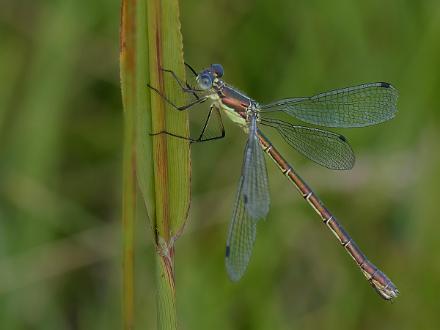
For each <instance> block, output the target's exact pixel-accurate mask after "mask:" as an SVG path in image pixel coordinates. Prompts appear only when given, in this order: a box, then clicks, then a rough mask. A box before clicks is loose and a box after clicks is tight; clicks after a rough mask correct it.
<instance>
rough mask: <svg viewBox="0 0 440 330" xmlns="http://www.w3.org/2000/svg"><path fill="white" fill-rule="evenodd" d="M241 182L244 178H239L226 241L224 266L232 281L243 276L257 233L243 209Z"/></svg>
mask: <svg viewBox="0 0 440 330" xmlns="http://www.w3.org/2000/svg"><path fill="white" fill-rule="evenodd" d="M243 182H244V178H243V176H241V177H240V182H239V186H238V191H237V196H236V197H235V204H234V211H233V213H232V220H231V223H230V224H229V229H228V238H227V240H226V258H225V264H226V270H227V272H228V275H229V278H230V279H231V280H232V281H238V280H239V279H240V278H241V277H242V276H243V274H244V272H245V270H246V268H247V265H248V263H249V259H250V258H251V255H252V249H253V247H254V242H255V236H256V232H257V231H256V226H257V222H256V221H254V220H253V219H252V218H251V217H250V215H249V213H248V212H247V210H246V207H245V203H244V198H243Z"/></svg>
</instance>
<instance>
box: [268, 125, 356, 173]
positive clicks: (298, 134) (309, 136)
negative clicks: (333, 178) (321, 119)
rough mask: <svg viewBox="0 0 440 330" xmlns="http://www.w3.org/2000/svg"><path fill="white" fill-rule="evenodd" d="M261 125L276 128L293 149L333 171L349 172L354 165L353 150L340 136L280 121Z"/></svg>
mask: <svg viewBox="0 0 440 330" xmlns="http://www.w3.org/2000/svg"><path fill="white" fill-rule="evenodd" d="M261 124H262V125H265V126H270V127H273V128H275V129H276V130H277V131H278V133H280V134H281V136H282V137H283V138H284V140H285V141H286V142H287V143H288V144H289V145H290V146H291V147H293V148H295V149H296V150H298V151H299V152H300V153H302V154H303V155H304V156H306V157H307V158H309V159H311V160H313V161H314V162H316V163H318V164H319V165H322V166H325V167H327V168H330V169H333V170H348V169H351V168H352V167H353V165H354V161H355V157H354V154H353V150H352V149H351V147H350V145H349V144H348V142H347V140H346V138H345V137H344V136H342V135H340V134H335V133H332V132H328V131H323V130H320V129H317V128H310V127H303V126H295V125H292V124H290V123H286V122H284V121H282V120H278V119H267V118H266V119H261Z"/></svg>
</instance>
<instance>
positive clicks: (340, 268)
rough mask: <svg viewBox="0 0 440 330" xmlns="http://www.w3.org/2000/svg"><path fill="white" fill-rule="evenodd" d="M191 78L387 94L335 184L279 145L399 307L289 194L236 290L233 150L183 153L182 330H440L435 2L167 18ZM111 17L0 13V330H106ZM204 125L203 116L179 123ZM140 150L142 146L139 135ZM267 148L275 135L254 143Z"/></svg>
mask: <svg viewBox="0 0 440 330" xmlns="http://www.w3.org/2000/svg"><path fill="white" fill-rule="evenodd" d="M181 20H182V30H183V31H182V32H183V37H184V51H185V57H186V60H187V61H188V62H189V63H191V64H192V65H193V66H195V67H197V68H199V69H200V68H202V67H204V66H207V65H209V64H210V63H212V62H219V63H222V64H223V65H224V68H225V79H226V80H227V81H229V82H231V83H232V84H233V85H235V86H237V87H238V88H240V89H242V90H243V91H246V93H248V94H249V95H250V96H252V97H254V98H255V99H257V100H258V101H260V102H268V101H272V100H275V99H277V98H281V97H288V96H303V95H309V94H313V93H316V92H319V91H325V90H328V89H332V88H337V87H343V86H346V85H354V84H357V83H362V82H369V81H389V82H391V83H393V84H394V85H395V86H396V87H397V88H398V90H399V92H400V98H399V113H398V116H397V117H396V118H395V119H394V120H392V121H390V122H387V123H384V124H381V125H378V126H376V127H370V128H363V129H352V130H341V131H340V132H342V133H343V134H344V135H346V136H347V137H348V139H349V140H350V142H351V143H352V145H353V148H354V149H355V151H356V155H357V163H356V165H355V168H354V169H353V170H352V171H350V172H332V171H329V170H326V169H324V168H320V167H319V166H317V165H314V164H311V163H310V162H308V161H306V160H304V159H303V158H302V157H301V156H300V155H298V154H296V153H295V152H292V151H291V150H289V148H288V147H286V146H285V145H284V144H282V141H281V140H280V139H279V138H278V137H277V136H276V135H274V134H272V135H271V137H273V139H274V143H277V145H279V146H280V149H281V150H282V151H284V152H285V153H286V157H287V158H288V159H289V160H290V161H291V162H292V163H293V164H294V165H295V166H296V168H297V169H298V171H299V172H300V173H301V174H302V176H303V177H304V179H306V180H307V181H308V182H309V183H310V185H311V186H312V187H313V188H314V189H315V190H316V191H317V192H318V194H319V195H320V197H321V198H322V199H323V200H324V201H325V202H326V204H327V206H328V207H329V208H330V209H331V210H332V211H333V212H334V213H335V214H336V215H337V216H338V218H339V219H340V220H341V222H342V223H343V224H344V225H345V227H346V228H347V229H348V230H349V232H350V233H351V234H352V235H353V237H354V238H355V239H356V241H357V242H358V243H359V245H360V246H361V247H362V248H363V250H364V251H365V252H366V254H367V255H368V256H369V258H370V259H371V260H372V261H373V262H374V263H376V264H377V265H378V266H380V267H381V268H382V269H383V270H384V271H385V272H386V273H387V275H389V276H390V278H391V279H392V280H393V281H394V282H395V284H396V285H397V286H398V288H399V289H400V291H401V296H400V297H399V298H398V299H397V300H396V301H395V303H394V304H389V303H386V302H384V301H382V300H381V299H380V298H379V297H378V296H377V295H376V293H375V292H374V291H373V290H372V289H371V288H370V287H369V286H368V283H367V282H366V281H365V279H364V278H363V276H362V275H361V274H360V273H359V271H358V270H357V269H356V267H355V265H354V263H353V261H351V260H350V258H349V257H347V256H346V254H345V252H344V251H343V249H342V248H341V247H339V246H338V243H337V241H336V240H335V239H334V237H333V236H332V235H331V234H330V233H329V231H328V230H327V229H326V228H325V227H324V226H322V224H321V223H320V221H319V218H318V217H317V216H316V214H314V212H313V211H312V210H311V209H310V208H309V206H308V205H306V204H305V203H304V201H303V200H302V198H300V196H299V195H298V194H297V192H296V190H295V189H294V188H292V187H291V186H290V185H289V183H288V182H287V181H286V179H285V178H284V177H283V176H282V175H280V174H279V173H278V170H277V169H276V167H275V166H273V165H272V164H268V170H269V176H270V183H271V197H272V205H271V212H270V214H269V217H268V219H267V221H265V222H263V223H261V224H259V226H258V234H257V242H256V246H255V251H254V254H253V257H252V260H251V263H250V266H249V268H248V271H247V273H246V275H245V276H244V278H243V279H242V280H241V281H240V282H239V283H237V284H232V283H231V282H230V281H229V280H228V278H227V276H226V272H225V270H224V263H223V258H224V245H225V238H226V230H227V223H228V221H229V218H230V215H231V210H232V203H233V199H234V192H235V188H236V185H237V181H238V177H239V172H240V166H241V160H242V150H243V146H244V139H245V136H244V135H243V133H241V132H240V130H239V129H238V128H236V127H234V126H233V124H231V123H230V122H226V129H227V137H226V139H225V140H221V141H216V142H212V143H207V144H201V145H194V146H193V148H192V156H193V159H192V166H193V182H192V190H193V200H192V206H191V212H190V218H189V221H188V225H187V227H186V232H185V235H183V237H182V238H181V239H180V240H179V242H178V243H177V247H176V285H177V304H178V316H179V320H180V324H181V327H182V328H184V329H338V330H342V329H408V330H412V329H436V328H438V326H439V325H440V314H439V313H438V308H439V303H438V297H439V294H440V261H439V260H440V257H439V255H440V240H439V239H438V236H439V235H440V221H439V219H438V200H439V197H440V191H439V187H440V171H439V168H440V152H439V150H440V148H439V142H438V141H439V140H440V123H439V117H440V115H439V114H440V111H439V108H440V101H439V100H440V98H439V97H438V91H439V90H440V74H439V73H440V43H439V38H440V37H439V36H440V3H439V2H438V1H436V0H429V1H379V0H373V1H367V2H354V1H344V0H335V1H324V0H315V1H287V0H284V1H281V0H275V1H256V2H254V1H223V2H222V1H195V0H188V1H182V3H181ZM118 29H119V3H118V1H116V0H113V1H102V0H98V1H93V2H87V1H82V0H80V1H71V0H67V1H64V0H63V1H61V0H56V1H38V2H37V1H24V2H23V1H21V2H16V1H6V2H3V3H2V5H1V11H0V40H1V43H0V77H1V81H2V83H1V88H0V328H1V329H24V328H34V329H68V328H69V329H70V328H71V329H117V328H119V327H120V324H121V323H120V322H121V321H120V282H121V280H120V257H119V253H120V252H119V248H120V239H119V235H120V231H119V219H120V213H121V210H120V200H121V198H120V182H121V136H122V134H121V130H122V122H121V121H122V110H121V100H120V90H119V72H118V70H119V66H118V32H119V31H118ZM204 110H207V108H206V107H199V108H198V110H196V111H194V113H192V114H191V116H192V123H194V124H195V126H197V123H198V122H200V120H202V118H203V117H204V116H205V114H206V112H204ZM147 133H148V132H146V134H147ZM269 134H270V133H269ZM138 229H139V230H138V240H139V249H138V251H137V264H136V267H137V268H136V271H137V275H138V283H137V291H138V293H139V294H138V301H137V310H136V312H137V315H138V317H137V321H138V327H139V329H146V328H154V327H155V317H156V310H155V303H154V281H153V279H154V269H153V265H154V263H153V259H152V248H153V247H152V245H151V234H150V233H149V230H148V227H147V223H146V220H145V219H139V222H138Z"/></svg>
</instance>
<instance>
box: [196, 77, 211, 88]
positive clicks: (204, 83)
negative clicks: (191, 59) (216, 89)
mask: <svg viewBox="0 0 440 330" xmlns="http://www.w3.org/2000/svg"><path fill="white" fill-rule="evenodd" d="M197 81H198V83H199V86H200V88H201V89H210V88H211V87H212V77H211V75H210V74H208V73H202V74H201V75H200V76H199V77H198V79H197Z"/></svg>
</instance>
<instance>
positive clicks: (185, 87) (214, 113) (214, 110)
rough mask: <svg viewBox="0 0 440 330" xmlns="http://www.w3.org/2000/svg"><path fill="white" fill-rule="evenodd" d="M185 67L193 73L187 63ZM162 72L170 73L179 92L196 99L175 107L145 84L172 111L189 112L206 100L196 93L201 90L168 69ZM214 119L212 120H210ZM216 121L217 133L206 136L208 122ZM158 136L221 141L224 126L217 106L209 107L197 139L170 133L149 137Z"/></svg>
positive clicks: (157, 133) (191, 141)
mask: <svg viewBox="0 0 440 330" xmlns="http://www.w3.org/2000/svg"><path fill="white" fill-rule="evenodd" d="M185 65H186V66H187V67H188V68H189V69H190V70H191V71H192V72H193V73H195V71H194V69H193V68H192V67H191V66H190V65H189V64H187V63H185ZM162 71H163V72H167V73H170V74H171V76H172V77H173V78H174V80H175V81H176V82H177V84H178V85H179V87H180V88H181V90H182V91H183V92H185V93H191V94H193V95H194V97H195V98H196V99H195V100H194V101H192V102H190V103H188V104H185V105H182V106H178V105H176V104H175V103H174V102H172V101H171V100H170V99H168V98H167V97H166V96H165V95H164V94H163V93H161V92H160V91H159V90H158V89H157V88H155V87H153V86H151V85H150V84H147V86H148V87H149V88H150V89H152V90H153V91H155V92H156V93H157V94H158V95H159V96H160V97H162V98H163V99H164V100H165V102H167V103H168V104H169V105H171V106H172V107H173V108H174V109H176V110H178V111H185V110H189V109H191V108H192V107H193V106H194V105H196V104H200V103H203V102H205V101H206V100H207V99H208V96H199V95H198V94H197V93H200V92H203V90H201V89H196V88H193V87H192V86H191V85H190V84H189V83H188V82H186V81H183V80H182V79H180V78H179V77H178V76H177V74H176V73H175V72H174V71H172V70H168V69H162ZM213 117H214V118H215V119H212V118H213ZM214 120H215V121H216V122H217V123H218V132H217V133H215V134H216V135H210V136H207V135H206V133H207V128H208V126H209V123H210V122H213V121H214ZM160 134H165V135H168V136H172V137H175V138H178V139H182V140H187V141H190V143H200V142H207V141H212V140H217V139H221V138H224V137H225V129H224V125H223V120H222V117H221V114H220V110H219V108H218V106H216V105H214V104H213V105H211V108H210V111H209V112H208V115H207V117H206V120H205V122H204V125H203V128H202V131H201V132H200V134H199V135H198V137H197V138H192V137H186V136H182V135H178V134H175V133H172V132H168V131H160V132H156V133H151V134H150V135H152V136H155V135H160Z"/></svg>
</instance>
